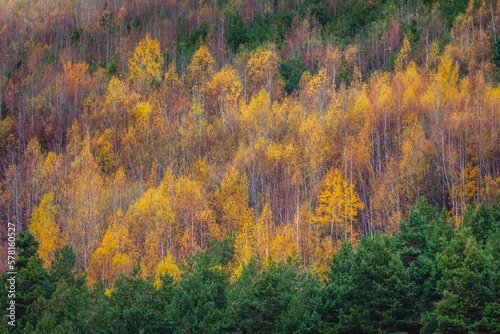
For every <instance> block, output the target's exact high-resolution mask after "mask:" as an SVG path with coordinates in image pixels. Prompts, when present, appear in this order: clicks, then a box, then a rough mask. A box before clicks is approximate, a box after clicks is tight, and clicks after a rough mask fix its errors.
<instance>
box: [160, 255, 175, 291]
mask: <svg viewBox="0 0 500 334" xmlns="http://www.w3.org/2000/svg"><path fill="white" fill-rule="evenodd" d="M165 273H168V274H169V275H170V276H172V277H173V278H175V279H179V277H180V275H181V271H180V269H179V267H178V266H177V265H176V264H175V262H174V259H173V257H172V254H168V255H167V257H166V258H164V259H163V260H162V261H161V262H160V263H158V267H157V268H156V272H155V283H154V284H155V287H156V288H157V289H158V288H159V287H160V285H161V275H165Z"/></svg>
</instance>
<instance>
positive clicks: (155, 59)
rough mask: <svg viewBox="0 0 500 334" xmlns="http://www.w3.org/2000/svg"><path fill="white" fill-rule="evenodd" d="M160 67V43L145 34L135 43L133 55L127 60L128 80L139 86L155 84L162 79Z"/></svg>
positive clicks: (161, 65) (161, 59)
mask: <svg viewBox="0 0 500 334" xmlns="http://www.w3.org/2000/svg"><path fill="white" fill-rule="evenodd" d="M162 69H163V55H162V54H161V50H160V43H158V41H157V40H155V39H151V38H150V37H149V34H146V37H145V38H144V39H142V40H141V41H139V43H138V44H137V46H136V48H135V51H134V55H133V56H132V58H131V59H130V60H129V65H128V70H129V72H130V80H132V81H133V82H135V83H137V84H138V85H139V87H141V88H142V87H144V88H148V87H151V86H155V85H156V84H159V83H160V82H161V80H162V75H161V73H162Z"/></svg>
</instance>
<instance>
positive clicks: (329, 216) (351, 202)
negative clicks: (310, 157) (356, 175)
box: [317, 170, 364, 242]
mask: <svg viewBox="0 0 500 334" xmlns="http://www.w3.org/2000/svg"><path fill="white" fill-rule="evenodd" d="M322 188H323V190H322V191H321V194H320V195H319V196H318V202H319V206H318V209H317V216H318V222H319V223H320V224H321V226H322V228H323V229H324V233H328V232H329V234H330V238H331V239H332V240H334V241H337V240H339V241H346V240H350V241H351V242H353V241H357V238H358V233H359V232H358V231H356V230H355V228H356V226H355V221H354V219H355V218H356V216H357V215H358V211H359V210H363V209H364V203H363V202H361V201H360V199H359V196H358V194H357V192H356V191H355V190H354V184H350V183H349V182H348V181H346V180H344V179H343V178H342V175H341V173H340V171H338V170H331V171H330V172H329V173H328V174H327V175H326V177H325V178H324V180H323V187H322ZM328 226H329V227H330V228H329V230H330V231H328Z"/></svg>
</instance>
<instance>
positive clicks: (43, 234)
mask: <svg viewBox="0 0 500 334" xmlns="http://www.w3.org/2000/svg"><path fill="white" fill-rule="evenodd" d="M53 199H54V195H53V194H52V193H49V194H46V195H44V196H43V199H42V201H41V202H40V204H39V205H38V207H37V208H36V209H35V210H34V211H33V213H32V215H31V223H30V225H29V229H30V231H31V233H33V235H34V236H35V238H36V239H37V240H38V242H39V245H40V246H39V249H38V254H39V255H40V257H41V258H42V260H43V261H44V263H45V267H46V268H47V267H49V265H50V262H51V261H52V259H53V258H54V252H55V250H56V249H57V248H59V247H60V246H62V244H63V243H64V238H63V235H62V233H61V231H60V226H59V224H58V223H57V221H56V217H57V216H58V210H59V208H58V206H57V205H53V204H52V203H53Z"/></svg>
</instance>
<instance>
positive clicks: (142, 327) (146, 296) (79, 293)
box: [0, 199, 500, 333]
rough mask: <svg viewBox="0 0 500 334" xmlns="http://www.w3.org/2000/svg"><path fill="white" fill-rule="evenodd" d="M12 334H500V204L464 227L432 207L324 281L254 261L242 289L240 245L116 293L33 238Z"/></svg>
mask: <svg viewBox="0 0 500 334" xmlns="http://www.w3.org/2000/svg"><path fill="white" fill-rule="evenodd" d="M17 246H18V248H19V257H18V260H17V266H18V268H17V269H18V275H17V278H16V288H17V291H16V326H15V327H11V326H10V325H8V323H7V317H6V314H5V312H6V311H5V310H6V305H7V303H8V299H7V285H6V279H7V275H6V274H3V275H2V278H1V279H2V289H3V290H4V291H2V292H1V294H0V302H1V303H2V319H1V323H0V326H1V327H0V328H1V329H2V332H12V333H223V332H226V333H396V332H398V333H418V332H420V333H500V320H499V319H500V256H499V255H500V201H497V202H496V203H495V204H493V205H491V206H487V205H485V204H482V205H480V206H477V207H476V206H474V205H472V206H470V207H469V208H468V209H467V212H466V214H465V215H464V218H463V221H462V222H461V224H456V223H455V220H454V219H451V218H449V217H448V215H447V214H446V213H445V212H444V211H443V212H442V213H439V212H438V211H437V209H436V208H435V207H432V206H430V205H429V204H428V203H427V201H426V200H425V199H421V200H420V201H419V203H418V205H417V207H415V208H414V209H413V210H412V212H411V214H410V216H409V217H408V219H407V221H404V222H402V223H401V225H400V232H399V233H395V234H393V235H391V236H389V235H375V236H373V237H370V236H364V237H363V238H362V239H361V241H360V242H359V244H357V245H356V247H355V248H354V247H353V246H352V245H351V244H349V243H344V244H343V245H342V246H341V248H340V250H339V251H338V252H337V253H335V254H334V256H333V258H332V260H331V265H330V270H329V271H328V272H327V277H326V279H324V280H321V279H320V278H319V277H318V275H313V274H312V273H311V271H310V270H309V269H307V268H303V267H301V265H300V263H299V262H298V261H296V260H293V259H291V258H288V259H287V260H285V261H280V262H278V263H277V262H274V261H273V260H272V259H269V260H268V261H267V262H266V263H267V264H266V265H264V267H259V266H262V264H260V263H262V261H253V260H252V261H250V263H249V264H248V265H247V266H245V267H244V268H243V270H242V272H241V275H240V276H239V278H238V279H236V280H235V281H233V282H232V281H231V279H230V275H229V274H228V272H227V271H226V269H225V268H226V266H227V265H229V264H230V263H231V260H232V257H233V255H234V235H229V236H228V237H227V238H226V239H225V240H223V241H219V242H217V243H214V244H212V247H210V248H209V249H207V250H206V251H203V252H199V253H198V254H195V255H192V256H191V257H190V258H189V259H188V261H187V262H186V263H185V264H182V265H181V269H182V274H181V276H180V278H179V279H174V278H173V277H171V276H170V275H169V274H166V275H164V276H162V277H161V281H162V284H161V285H160V286H159V287H158V288H156V287H155V285H154V278H153V277H149V278H147V279H143V278H142V277H141V275H140V274H141V268H140V265H139V264H138V265H137V266H136V267H135V268H134V270H133V272H132V274H131V275H130V276H125V275H121V276H119V277H118V278H117V279H116V280H115V282H114V283H113V289H112V292H111V293H110V294H106V293H105V288H104V286H103V285H102V284H100V283H96V284H95V285H94V287H93V288H92V289H89V288H88V287H87V284H86V279H85V277H84V276H82V275H80V274H78V273H76V272H75V271H74V267H75V255H74V253H73V251H72V249H71V248H70V247H69V246H65V247H63V248H61V249H60V250H59V251H58V252H57V253H56V255H55V259H54V261H53V262H52V264H51V266H50V270H46V269H44V267H43V266H42V261H41V259H40V258H39V257H38V255H37V249H38V242H37V241H36V240H35V239H34V237H33V236H32V235H31V234H30V233H22V234H21V237H20V239H19V240H18V241H17Z"/></svg>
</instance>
